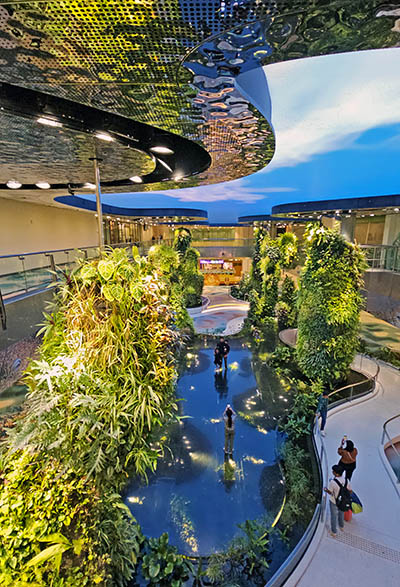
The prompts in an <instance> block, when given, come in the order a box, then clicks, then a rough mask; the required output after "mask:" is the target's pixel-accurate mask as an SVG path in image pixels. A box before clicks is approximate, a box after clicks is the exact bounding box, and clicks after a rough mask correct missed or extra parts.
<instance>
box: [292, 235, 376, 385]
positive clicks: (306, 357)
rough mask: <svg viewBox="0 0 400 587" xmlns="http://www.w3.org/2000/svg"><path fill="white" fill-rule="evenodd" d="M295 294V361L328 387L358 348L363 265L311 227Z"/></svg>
mask: <svg viewBox="0 0 400 587" xmlns="http://www.w3.org/2000/svg"><path fill="white" fill-rule="evenodd" d="M305 236H306V262H305V266H304V270H303V273H302V275H301V279H300V287H299V294H298V311H299V316H298V328H299V331H298V339H297V358H298V363H299V366H300V368H301V369H302V370H303V372H304V373H305V375H307V377H309V378H310V379H311V380H314V381H317V380H319V381H321V382H322V383H324V384H325V385H327V386H330V387H332V386H333V385H334V384H335V383H337V382H338V381H340V380H341V379H344V377H345V376H346V374H347V371H348V369H349V366H350V363H351V362H352V360H353V357H354V354H355V352H356V349H357V334H358V325H359V313H360V309H361V307H362V297H361V294H360V288H361V285H362V275H363V271H364V269H365V261H364V257H363V255H362V252H361V250H360V249H359V247H358V246H356V245H354V244H352V243H349V242H347V241H346V240H345V239H344V237H343V236H341V235H340V234H339V233H337V232H335V231H333V230H328V229H326V228H324V227H322V226H315V225H310V226H309V227H308V229H307V232H306V235H305Z"/></svg>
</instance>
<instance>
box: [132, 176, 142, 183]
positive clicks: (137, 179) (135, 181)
mask: <svg viewBox="0 0 400 587" xmlns="http://www.w3.org/2000/svg"><path fill="white" fill-rule="evenodd" d="M129 179H130V181H133V183H143V179H142V178H141V177H139V176H138V175H133V176H132V177H130V178H129Z"/></svg>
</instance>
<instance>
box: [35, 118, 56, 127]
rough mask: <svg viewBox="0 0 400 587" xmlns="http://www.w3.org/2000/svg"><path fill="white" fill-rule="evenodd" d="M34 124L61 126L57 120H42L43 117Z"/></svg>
mask: <svg viewBox="0 0 400 587" xmlns="http://www.w3.org/2000/svg"><path fill="white" fill-rule="evenodd" d="M36 122H39V124H45V125H46V126H62V124H61V122H58V120H54V119H52V118H44V117H43V116H41V117H40V118H38V119H37V121H36Z"/></svg>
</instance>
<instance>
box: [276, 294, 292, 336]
mask: <svg viewBox="0 0 400 587" xmlns="http://www.w3.org/2000/svg"><path fill="white" fill-rule="evenodd" d="M275 313H276V318H277V320H278V330H279V331H280V330H285V329H286V328H290V326H291V322H290V309H289V306H288V305H287V304H286V303H285V302H281V301H280V302H278V303H277V304H276V307H275Z"/></svg>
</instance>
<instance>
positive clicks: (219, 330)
mask: <svg viewBox="0 0 400 587" xmlns="http://www.w3.org/2000/svg"><path fill="white" fill-rule="evenodd" d="M203 296H205V297H207V298H208V299H209V304H208V306H207V307H206V308H205V309H204V310H202V312H201V314H198V315H194V316H193V320H194V325H195V330H196V332H199V333H202V334H215V335H218V334H220V335H224V336H227V335H230V334H236V333H237V332H239V331H240V330H241V329H242V326H243V321H244V319H245V318H246V316H247V311H248V309H249V304H248V303H247V302H244V301H242V300H237V299H236V298H233V297H232V296H231V295H230V287H226V286H218V287H215V286H207V287H205V288H204V290H203Z"/></svg>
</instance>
